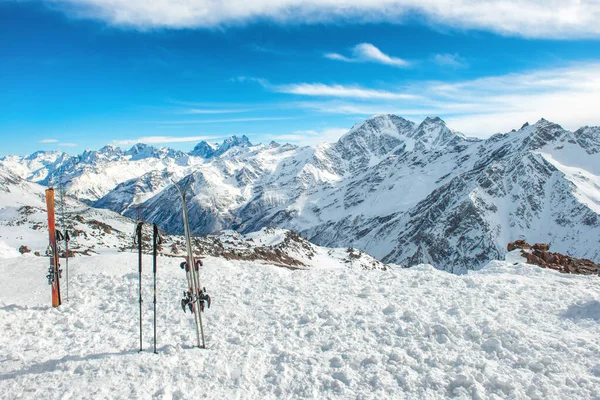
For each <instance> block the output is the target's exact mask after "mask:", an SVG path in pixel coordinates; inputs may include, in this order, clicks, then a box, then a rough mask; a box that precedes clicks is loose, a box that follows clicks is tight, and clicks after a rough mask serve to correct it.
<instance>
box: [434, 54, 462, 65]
mask: <svg viewBox="0 0 600 400" xmlns="http://www.w3.org/2000/svg"><path fill="white" fill-rule="evenodd" d="M433 61H434V62H435V63H436V64H437V65H440V66H442V67H451V68H465V67H466V66H467V63H466V61H465V60H464V59H463V58H462V57H461V56H459V55H458V53H454V54H436V55H435V56H433Z"/></svg>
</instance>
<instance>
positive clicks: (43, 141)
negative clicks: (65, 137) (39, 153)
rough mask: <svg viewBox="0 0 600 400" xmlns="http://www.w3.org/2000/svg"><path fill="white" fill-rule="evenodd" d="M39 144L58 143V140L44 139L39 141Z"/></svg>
mask: <svg viewBox="0 0 600 400" xmlns="http://www.w3.org/2000/svg"><path fill="white" fill-rule="evenodd" d="M39 143H58V140H56V139H42V140H40V141H39Z"/></svg>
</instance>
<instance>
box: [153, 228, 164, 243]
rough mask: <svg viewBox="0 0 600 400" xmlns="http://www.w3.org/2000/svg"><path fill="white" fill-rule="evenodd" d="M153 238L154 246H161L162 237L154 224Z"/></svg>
mask: <svg viewBox="0 0 600 400" xmlns="http://www.w3.org/2000/svg"><path fill="white" fill-rule="evenodd" d="M154 237H155V238H156V244H162V237H161V236H160V232H159V230H158V226H157V225H156V224H154Z"/></svg>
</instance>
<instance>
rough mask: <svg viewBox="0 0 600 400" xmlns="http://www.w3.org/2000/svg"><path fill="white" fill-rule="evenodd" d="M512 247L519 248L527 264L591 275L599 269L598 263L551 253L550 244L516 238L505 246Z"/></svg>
mask: <svg viewBox="0 0 600 400" xmlns="http://www.w3.org/2000/svg"><path fill="white" fill-rule="evenodd" d="M514 249H521V255H522V256H523V257H525V259H526V260H527V261H526V262H527V264H533V265H537V266H540V267H542V268H550V269H554V270H556V271H559V272H563V273H566V274H581V275H592V274H596V273H597V271H598V270H600V264H596V263H594V262H593V261H591V260H588V259H585V258H575V257H571V256H566V255H564V254H560V253H552V252H550V251H548V250H549V249H550V245H549V244H546V243H536V244H534V245H533V246H530V245H529V244H528V243H527V242H525V241H524V240H517V241H515V242H511V243H509V244H508V246H507V250H508V251H512V250H514Z"/></svg>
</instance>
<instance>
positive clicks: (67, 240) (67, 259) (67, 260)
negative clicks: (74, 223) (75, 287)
mask: <svg viewBox="0 0 600 400" xmlns="http://www.w3.org/2000/svg"><path fill="white" fill-rule="evenodd" d="M69 240H71V238H70V237H69V231H65V268H66V270H67V301H69Z"/></svg>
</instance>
